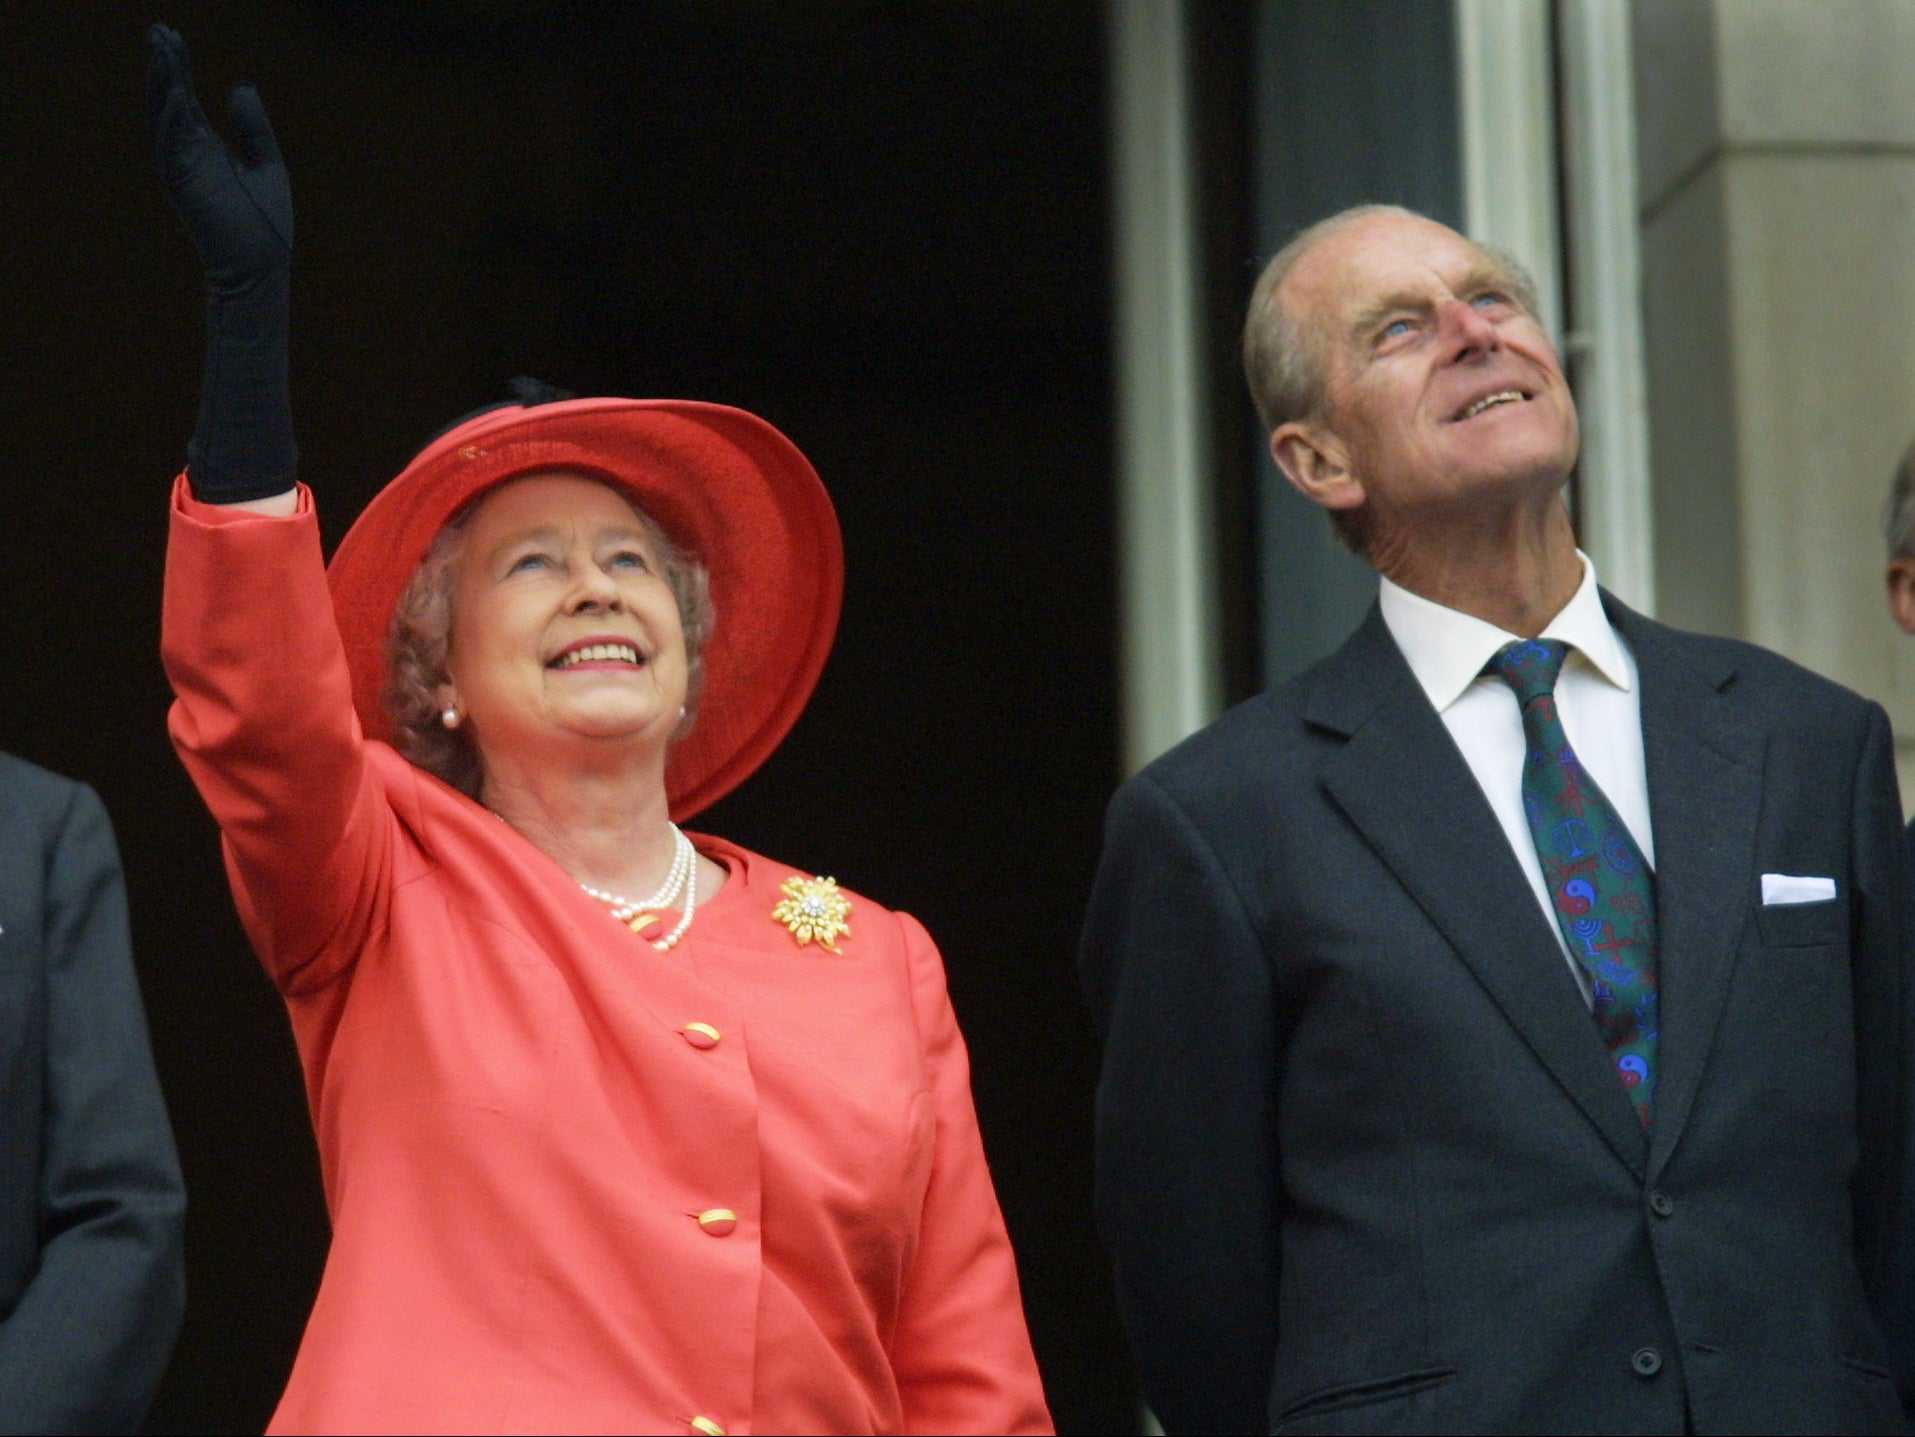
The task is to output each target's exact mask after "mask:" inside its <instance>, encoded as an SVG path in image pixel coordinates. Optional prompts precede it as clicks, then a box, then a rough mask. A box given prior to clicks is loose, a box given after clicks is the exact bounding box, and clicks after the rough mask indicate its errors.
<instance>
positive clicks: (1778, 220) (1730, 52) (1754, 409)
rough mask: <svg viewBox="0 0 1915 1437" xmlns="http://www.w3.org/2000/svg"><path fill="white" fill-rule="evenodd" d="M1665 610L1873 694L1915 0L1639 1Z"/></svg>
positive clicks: (1907, 434)
mask: <svg viewBox="0 0 1915 1437" xmlns="http://www.w3.org/2000/svg"><path fill="white" fill-rule="evenodd" d="M1633 9H1634V22H1635V51H1636V81H1637V96H1638V102H1637V115H1638V121H1639V129H1638V156H1639V166H1640V178H1641V191H1640V193H1641V202H1642V214H1641V223H1642V242H1643V245H1642V261H1643V302H1644V313H1645V332H1646V341H1647V350H1648V378H1649V416H1650V433H1651V443H1650V448H1651V453H1652V456H1653V465H1654V494H1655V530H1656V592H1657V611H1658V615H1657V616H1658V617H1659V618H1662V619H1664V620H1666V621H1667V622H1670V623H1673V624H1677V625H1680V626H1683V627H1687V628H1696V629H1703V630H1707V631H1710V632H1715V633H1722V634H1733V635H1737V636H1739V637H1743V638H1747V639H1751V640H1753V641H1754V642H1756V643H1759V644H1762V645H1765V646H1766V647H1769V648H1772V649H1776V650H1778V651H1780V652H1782V653H1784V654H1787V655H1788V656H1789V657H1791V658H1793V659H1795V660H1797V661H1798V662H1800V663H1803V664H1806V665H1807V666H1808V667H1810V668H1812V669H1815V670H1817V671H1819V672H1821V673H1824V674H1827V675H1829V676H1830V677H1832V678H1834V679H1836V680H1838V681H1840V682H1842V683H1844V684H1847V685H1849V686H1850V687H1851V688H1854V689H1857V690H1859V691H1861V692H1862V693H1864V694H1867V695H1869V696H1870V697H1871V698H1876V699H1879V700H1881V701H1882V702H1883V703H1884V704H1885V705H1886V706H1887V707H1888V710H1889V714H1890V716H1891V717H1892V718H1893V719H1894V720H1895V724H1896V730H1897V733H1898V735H1900V737H1898V740H1897V743H1898V755H1899V757H1900V759H1901V767H1902V791H1903V794H1904V796H1905V798H1907V799H1915V638H1909V637H1908V636H1906V635H1904V634H1902V633H1901V631H1900V630H1899V629H1897V628H1896V627H1895V626H1894V625H1893V624H1892V623H1891V622H1890V621H1889V619H1888V617H1887V613H1886V609H1885V607H1884V602H1883V581H1882V571H1883V568H1884V564H1885V555H1884V553H1883V547H1882V537H1881V530H1882V514H1883V509H1884V505H1885V503H1886V496H1887V492H1888V485H1889V480H1890V475H1891V473H1892V470H1893V468H1894V465H1895V463H1896V461H1897V460H1898V458H1899V457H1900V455H1901V452H1902V450H1903V449H1904V448H1906V447H1907V445H1908V443H1909V441H1910V439H1911V438H1915V85H1911V84H1910V83H1909V77H1910V75H1911V74H1915V0H1812V3H1811V0H1634V6H1633Z"/></svg>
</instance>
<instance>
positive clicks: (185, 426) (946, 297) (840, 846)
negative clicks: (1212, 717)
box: [0, 0, 1135, 1431]
mask: <svg viewBox="0 0 1915 1437" xmlns="http://www.w3.org/2000/svg"><path fill="white" fill-rule="evenodd" d="M149 12H150V13H149ZM149 18H164V19H166V20H168V21H169V22H170V23H172V24H174V25H176V26H178V27H179V28H180V29H181V30H182V31H183V32H185V34H186V35H187V38H188V40H189V41H190V42H191V43H192V45H193V46H194V49H195V56H196V64H197V68H198V72H199V76H200V80H201V89H202V94H203V96H204V97H205V98H206V100H207V102H208V106H209V109H211V108H214V107H215V106H216V105H217V102H218V96H219V95H220V94H221V93H222V92H223V90H224V88H225V86H226V85H227V84H228V83H230V82H231V81H232V80H234V79H236V78H240V77H245V78H250V79H253V80H255V81H256V82H257V83H258V84H259V85H260V87H261V90H262V92H263V93H264V95H265V97H266V100H267V103H268V106H269V108H270V110H271V113H272V114H273V117H274V119H275V122H276V124H277V126H278V131H279V135H280V139H281V143H282V145H283V147H284V149H285V151H286V153H287V155H288V158H289V161H290V163H291V165H292V168H293V175H294V183H295V193H296V197H297V203H298V213H299V227H300V228H299V258H298V268H297V272H296V281H295V285H296V288H295V348H294V395H295V403H296V406H297V417H298V420H299V424H300V438H301V442H302V450H303V455H304V471H303V472H304V475H305V477H306V478H307V479H308V480H309V481H310V482H311V483H312V484H313V485H314V487H315V489H316V490H317V493H318V497H319V501H320V506H321V512H322V514H323V515H324V518H325V526H326V532H327V536H328V539H329V541H336V540H337V538H338V536H339V535H340V534H341V533H342V532H343V531H344V528H345V526H346V524H347V523H348V522H349V520H350V519H351V518H352V516H353V515H354V514H356V513H357V512H358V510H359V508H360V507H361V506H362V505H363V504H364V503H365V501H366V499H367V498H368V497H369V496H370V495H371V494H372V493H373V492H374V491H375V490H376V489H377V488H378V486H379V485H380V484H381V483H382V482H383V480H384V479H385V478H386V477H388V476H389V475H390V474H391V473H393V472H394V471H395V470H396V468H397V467H398V466H399V465H400V464H401V463H402V462H403V461H404V459H405V458H406V457H407V456H408V455H409V454H410V453H411V451H412V450H413V449H414V448H415V447H416V446H417V445H418V444H419V443H420V442H422V441H423V440H424V438H425V437H426V436H427V435H429V434H431V433H432V432H433V431H434V430H436V429H437V428H438V427H439V426H440V425H441V424H443V423H444V422H445V421H446V420H448V419H449V418H451V417H452V416H453V415H455V414H458V413H460V412H462V411H464V410H466V409H469V408H471V407H473V406H474V405H476V404H479V403H482V402H485V401H487V400H489V399H491V398H494V397H496V395H497V393H498V390H499V386H500V383H501V381H502V380H503V379H504V378H505V377H506V376H508V375H510V374H513V373H518V372H525V373H531V374H535V375H538V376H540V377H542V378H545V379H548V380H550V381H552V382H554V383H558V384H561V385H564V386H566V387H569V388H572V389H575V390H578V391H580V392H607V393H623V394H638V395H681V396H691V397H697V398H704V399H713V400H721V401H725V402H730V403H734V404H739V405H743V406H745V407H747V408H749V409H752V410H755V411H757V412H758V413H761V414H763V415H765V416H766V417H767V418H769V419H770V420H772V422H774V423H775V424H777V425H778V426H779V427H780V428H782V429H784V430H785V431H786V432H787V433H788V434H790V435H791V436H792V437H793V438H794V439H795V440H796V441H797V442H798V444H799V445H800V446H801V447H802V448H803V449H804V450H805V451H806V452H807V453H808V454H809V455H810V457H811V458H812V460H813V462H814V463H815V464H816V465H817V467H818V469H819V471H820V472H821V473H822V474H823V475H824V476H825V480H826V483H827V485H828V486H829V487H830V489H831V491H832V494H833V496H834V498H835V499H836V502H837V504H838V508H839V512H840V515H841V518H842V520H843V523H844V528H845V535H846V541H847V550H848V560H849V575H850V577H849V594H848V599H847V606H846V612H845V619H844V624H843V628H842V630H841V632H840V636H839V640H838V646H837V650H836V654H835V656H834V658H833V660H832V663H831V666H830V667H829V669H828V670H827V671H826V675H825V679H824V683H823V685H822V687H821V689H820V690H819V693H818V695H817V698H816V699H815V700H814V702H813V703H812V706H811V708H810V711H809V712H808V714H807V715H806V717H805V719H804V720H803V722H802V723H801V724H800V725H799V727H798V729H797V730H796V732H795V733H794V734H793V735H792V737H791V738H790V740H789V741H788V742H787V743H786V744H785V746H784V748H783V750H782V751H781V752H780V753H779V754H778V755H777V756H776V757H775V758H774V759H773V760H772V761H771V763H770V764H768V765H767V766H766V768H765V769H764V771H763V772H762V773H761V774H760V775H758V777H756V778H755V779H754V780H753V781H752V782H751V783H750V784H748V785H747V786H746V787H745V788H744V789H743V790H742V791H741V792H740V793H738V794H737V795H735V796H734V797H733V798H731V799H728V800H727V801H726V802H725V803H724V804H723V805H721V806H720V807H719V808H718V809H716V810H714V811H712V812H711V813H710V814H708V815H706V816H705V817H704V818H703V819H702V820H701V821H700V823H699V824H698V826H699V827H701V828H705V829H708V830H710V831H712V832H716V833H722V834H724V835H726V836H728V837H731V838H734V839H736V840H738V841H740V842H743V843H745V844H748V845H750V846H752V847H755V848H759V849H761V850H763V851H765V852H768V853H770V854H772V855H774V856H777V857H780V858H783V859H786V860H787V861H790V862H793V863H796V864H798V865H801V866H804V867H807V868H811V869H815V870H818V871H824V872H831V873H834V874H835V875H836V876H838V877H839V878H841V879H842V880H844V881H845V882H846V883H848V884H851V885H852V886H854V887H857V888H859V889H862V890H863V891H865V892H867V893H869V894H871V895H872V896H873V897H875V898H878V899H880V900H882V901H884V902H886V903H889V904H892V905H894V906H897V907H900V908H905V909H908V910H910V911H912V912H915V913H916V914H918V915H919V916H920V917H922V918H923V919H924V920H925V922H926V923H927V925H928V926H929V927H930V929H931V931H932V932H933V934H935V935H936V936H937V938H938V939H939V940H940V942H941V944H942V946H943V948H944V951H945V955H946V959H947V962H948V965H949V970H950V979H951V987H952V991H953V996H954V999H955V1001H956V1005H957V1009H958V1013H959V1016H960V1018H961V1020H962V1021H963V1022H964V1025H965V1028H966V1031H967V1034H968V1036H969V1039H970V1042H971V1045H972V1053H973V1060H974V1067H975V1072H974V1081H975V1089H976V1094H977V1101H978V1106H979V1109H980V1113H981V1116H982V1121H983V1126H984V1132H985V1138H986V1143H987V1146H988V1148H989V1151H990V1154H991V1157H992V1161H993V1167H994V1171H995V1173H996V1175H997V1181H998V1187H999V1193H1000V1196H1001V1198H1002V1201H1003V1204H1004V1208H1005V1212H1006V1216H1007V1218H1008V1220H1009V1223H1010V1227H1011V1232H1012V1236H1013V1239H1014V1240H1015V1242H1016V1244H1017V1248H1018V1253H1019V1258H1020V1262H1021V1266H1022V1271H1023V1277H1024V1283H1025V1296H1026V1302H1027V1308H1028V1312H1029V1315H1030V1320H1031V1326H1032V1332H1033V1336H1034V1338H1035V1339H1036V1343H1037V1348H1038V1356H1039V1360H1040V1362H1041V1364H1042V1366H1043V1369H1044V1373H1045V1376H1046V1379H1047V1381H1048V1383H1049V1388H1050V1395H1051V1400H1052V1403H1053V1405H1054V1408H1055V1412H1056V1416H1057V1418H1058V1420H1059V1422H1060V1424H1061V1425H1062V1426H1063V1427H1065V1428H1066V1429H1069V1430H1079V1431H1115V1430H1125V1429H1127V1428H1130V1427H1131V1426H1132V1425H1133V1423H1134V1421H1135V1409H1134V1398H1133V1395H1132V1394H1133V1387H1132V1379H1131V1375H1130V1370H1129V1366H1128V1360H1127V1358H1126V1357H1125V1356H1124V1354H1123V1351H1122V1341H1121V1338H1120V1336H1119V1333H1118V1330H1117V1326H1116V1320H1115V1317H1114V1314H1113V1310H1112V1305H1111V1300H1110V1296H1109V1284H1108V1275H1107V1272H1106V1269H1105V1264H1104V1261H1103V1258H1102V1257H1101V1255H1100V1253H1099V1251H1098V1248H1097V1245H1096V1242H1095V1238H1094V1236H1093V1234H1092V1231H1091V1227H1090V1221H1089V1207H1090V1203H1089V1197H1090V1185H1089V1118H1090V1092H1091V1087H1092V1083H1093V1075H1094V1053H1093V1045H1092V1041H1091V1038H1090V1034H1089V1032H1088V1027H1087V1024H1086V1022H1085V1021H1084V1019H1083V1017H1082V1016H1081V1013H1080V1007H1079V1001H1078V997H1077V992H1076V985H1075V981H1074V978H1073V975H1072V970H1071V954H1072V948H1073V944H1074V941H1075V933H1076V927H1077V923H1078V919H1079V916H1080V912H1081V903H1082V896H1083V894H1084V892H1085V890H1086V888H1087V885H1088V881H1089V876H1090V873H1091V870H1092V868H1093V866H1094V864H1095V861H1096V856H1097V848H1098V826H1099V821H1100V816H1101V811H1102V806H1103V802H1104V799H1105V797H1106V795H1107V793H1108V791H1109V789H1110V787H1111V785H1112V782H1113V781H1114V777H1115V767H1116V757H1115V742H1114V741H1115V733H1116V714H1115V704H1116V691H1115V684H1114V680H1113V651H1114V644H1115V638H1114V632H1113V622H1114V620H1113V605H1112V587H1113V585H1112V576H1111V569H1112V563H1113V559H1112V538H1111V529H1112V516H1111V491H1110V481H1109V473H1110V452H1109V438H1108V435H1109V429H1110V413H1109V400H1108V391H1109V384H1108V369H1109V355H1108V343H1109V341H1108V332H1107V313H1108V310H1109V296H1108V282H1107V269H1108V265H1107V258H1106V240H1105V235H1106V231H1107V217H1106V184H1105V176H1104V167H1105V140H1104V134H1105V120H1104V108H1105V96H1104V90H1103V36H1102V31H1101V24H1100V12H1099V8H1098V7H1097V6H1096V5H1094V4H1091V3H1081V0H1080V3H1062V0H1048V3H1045V4H1042V5H1030V4H1025V3H1011V0H1005V3H995V4H966V5H962V6H959V5H933V4H927V3H913V4H907V3H890V4H878V3H862V4H860V3H831V4H825V3H816V4H797V3H789V0H755V3H718V0H702V3H689V0H687V3H657V4H644V5H637V4H626V3H610V0H607V3H587V0H571V3H564V0H440V3H414V4H364V3H358V4H356V3H345V0H335V3H325V0H307V3H296V0H284V3H272V4H254V3H238V0H225V3H217V0H178V3H171V4H161V5H154V6H150V7H146V8H145V9H144V10H143V9H141V8H140V7H126V6H121V5H108V4H99V5H84V4H81V5H74V4H50V3H48V4H38V5H35V4H28V5H8V6H7V7H6V13H5V15H4V16H3V17H0V93H3V94H4V95H5V97H6V98H5V101H4V108H0V153H4V154H5V155H6V156H7V159H6V162H5V163H6V194H5V203H4V205H0V260H3V261H4V263H5V268H6V273H7V275H8V279H9V286H8V293H9V301H10V314H9V319H10V321H11V322H10V325H9V340H10V345H9V351H10V352H9V355H8V365H7V368H8V371H9V376H10V377H9V382H8V383H7V384H6V385H5V386H0V465H3V466H4V467H3V468H0V473H4V476H5V479H4V482H5V485H6V497H5V509H4V513H5V515H6V519H7V523H6V526H5V531H4V539H0V593H4V595H5V599H6V601H5V602H4V603H0V639H4V642H5V643H6V646H7V652H8V653H9V655H10V657H11V663H10V665H9V669H8V677H7V681H6V683H5V684H4V685H0V746H4V747H7V748H10V749H13V750H16V751H18V752H20V753H21V754H23V755H24V756H26V757H28V758H31V759H34V760H36V761H38V762H40V763H43V764H46V765H47V766H49V767H52V768H55V769H58V770H60V771H62V772H65V773H69V774H72V775H75V776H77V777H81V778H84V779H87V780H88V781H90V782H92V783H93V784H95V785H96V786H97V787H98V788H99V789H100V791H101V793H102V794H103V796H104V797H105V799H106V801H107V804H108V806H109V808H110V809H111V811H112V813H113V815H114V818H115V820H116V822H117V824H118V828H119V834H120V839H121V843H122V847H123V850H124V854H125V858H126V863H127V868H128V873H129V878H130V882H131V893H132V902H133V911H134V921H135V933H136V941H137V944H138V956H139V961H140V966H141V974H142V978H143V981H144V984H145V989H146V994H147V1001H148V1005H149V1010H150V1016H151V1021H152V1026H153V1033H154V1043H155V1048H156V1052H157V1055H158V1059H159V1063H160V1069H161V1074H162V1078H163V1080H164V1081H165V1084H166V1087H167V1093H168V1097H169V1100H170V1102H171V1106H172V1111H173V1117H174V1123H175V1127H176V1130H177V1132H178V1135H179V1139H180V1144H181V1148H182V1153H183V1157H184V1160H185V1164H186V1171H187V1177H188V1182H189V1188H190V1199H191V1217H190V1223H191V1226H190V1230H189V1263H190V1268H189V1282H190V1289H191V1295H190V1299H189V1309H188V1315H187V1323H186V1330H185V1334H184V1336H183V1338H182V1340H181V1343H180V1347H179V1351H178V1355H177V1358H176V1360H175V1362H174V1365H173V1369H172V1372H171V1374H170V1376H169V1378H168V1380H167V1383H166V1385H165V1387H164V1389H163V1391H162V1393H161V1395H160V1399H159V1403H158V1405H157V1407H156V1408H155V1411H154V1415H153V1418H152V1426H153V1427H154V1428H155V1429H156V1430H167V1431H239V1430H257V1429H258V1428H259V1427H261V1426H262V1425H263V1424H264V1423H265V1421H266V1419H267V1417H268V1416H269V1414H270V1412H271V1410H272V1406H273V1403H274V1401H275V1399H276V1398H277V1395H278V1391H279V1388H280V1385H281V1383H282V1382H283V1380H284V1377H285V1374H286V1371H287V1368H288V1366H289V1364H290V1361H291V1357H292V1353H293V1350H294V1346H295V1344H296V1343H297V1340H298V1336H299V1332H300V1329H301V1325H302V1323H303V1319H304V1316H305V1312H306V1309H307V1307H308V1304H309V1303H310V1301H311V1297H312V1292H313V1289H314V1285H315V1283H316V1280H317V1275H318V1271H319V1264H320V1262H321V1261H322V1259H323V1255H324V1249H325V1244H326V1236H327V1234H326V1223H325V1215H324V1209H323V1205H322V1202H321V1198H320V1191H319V1184H318V1178H317V1172H316V1166H315V1162H314V1159H313V1155H312V1143H311V1137H310V1133H309V1129H308V1125H307V1119H306V1115H305V1111H304V1103H303V1099H302V1095H301V1090H300V1084H299V1078H298V1073H297V1069H296V1065H295V1061H294V1055H293V1048H292V1044H291V1041H290V1038H289V1035H288V1033H287V1028H286V1022H285V1018H284V1015H283V1013H282V1011H281V1009H280V1007H279V1004H278V1002H277V1000H276V999H275V997H274V995H273V994H272V992H271V990H270V989H269V987H268V985H267V984H266V982H265V980H264V978H263V977H262V976H260V974H259V973H258V972H257V970H256V968H255V966H254V964H253V962H252V959H251V956H250V954H249V953H248V951H247V949H246V946H245V944H244V941H243V940H242V938H241V936H240V934H239V932H238V929H237V925H236V922H235V920H234V918H233V916H232V909H231V904H230V902H229V900H228V898H227V895H226V891H225V886H224V881H223V876H222V874H221V872H220V867H219V862H218V857H217V846H216V840H215V837H214V834H213V831H212V828H211V825H210V823H209V822H208V820H207V819H206V817H205V815H204V813H203V811H202V810H201V808H200V806H199V803H198V801H197V799H196V797H195V796H194V795H193V794H192V792H191V791H190V789H189V788H188V786H187V783H186V780H185V778H184V775H183V773H182V771H181V769H180V767H179V765H178V763H177V762H176V761H175V760H174V758H173V756H172V754H171V752H170V750H169V749H168V747H167V745H166V742H165V739H164V734H163V729H162V725H163V718H164V712H165V706H166V692H165V685H164V682H163V679H162V676H161V673H160V669H159V663H158V657H157V630H158V602H159V572H160V558H161V546H162V542H163V536H164V509H165V492H166V481H167V480H168V479H169V478H170V476H171V475H172V474H173V472H174V471H175V469H176V468H177V466H178V464H179V462H180V456H181V453H182V449H183V445H184V441H185V437H186V434H187V432H188V430H189V429H190V427H191V424H192V416H193V412H194V403H195V401H194V395H195V393H196V390H197V384H198V364H199V357H200V338H199V320H198V312H197V298H196V293H195V290H196V284H197V278H196V273H195V269H194V264H193V261H192V258H191V256H190V253H189V251H188V249H187V246H186V244H185V241H184V237H183V235H182V234H181V233H180V231H179V229H178V227H177V225H176V224H175V223H174V222H173V220H172V217H171V216H170V214H168V213H167V211H166V209H165V206H164V202H163V200H162V198H161V195H160V191H159V187H158V183H157V181H156V180H155V179H154V177H153V175H152V173H151V169H150V165H149V163H148V161H147V159H146V156H145V152H144V144H143V129H142V118H141V105H142V87H143V75H142V71H143V63H144V61H143V49H142V44H143V42H142V30H143V25H144V23H145V21H146V20H147V19H149ZM215 112H216V113H217V111H215Z"/></svg>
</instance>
